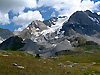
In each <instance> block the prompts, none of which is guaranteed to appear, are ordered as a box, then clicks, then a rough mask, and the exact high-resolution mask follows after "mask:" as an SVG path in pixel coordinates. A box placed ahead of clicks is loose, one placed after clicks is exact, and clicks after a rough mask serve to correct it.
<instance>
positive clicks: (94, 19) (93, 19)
mask: <svg viewBox="0 0 100 75" xmlns="http://www.w3.org/2000/svg"><path fill="white" fill-rule="evenodd" d="M88 17H89V18H90V19H91V20H92V21H94V22H95V21H96V22H97V23H99V21H98V20H97V19H96V18H92V17H91V16H89V15H88Z"/></svg>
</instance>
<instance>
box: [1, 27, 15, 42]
mask: <svg viewBox="0 0 100 75" xmlns="http://www.w3.org/2000/svg"><path fill="white" fill-rule="evenodd" d="M11 36H13V33H12V32H11V31H10V30H8V29H2V28H0V43H2V42H3V41H4V40H6V39H8V38H9V37H11Z"/></svg>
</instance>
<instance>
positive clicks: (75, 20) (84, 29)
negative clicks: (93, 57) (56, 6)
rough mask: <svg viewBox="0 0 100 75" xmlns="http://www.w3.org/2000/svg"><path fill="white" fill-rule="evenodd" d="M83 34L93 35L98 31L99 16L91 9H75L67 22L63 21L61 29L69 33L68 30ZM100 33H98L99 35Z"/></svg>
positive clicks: (99, 28)
mask: <svg viewBox="0 0 100 75" xmlns="http://www.w3.org/2000/svg"><path fill="white" fill-rule="evenodd" d="M71 29H73V30H74V31H75V32H76V33H79V34H83V35H85V34H86V35H89V36H91V35H94V34H99V33H100V16H99V15H97V14H96V13H92V12H91V11H89V10H87V11H77V12H75V13H74V14H72V15H71V17H70V18H69V20H68V22H65V23H64V25H63V28H62V30H64V31H65V35H69V33H68V32H69V30H71ZM99 36H100V35H98V37H99Z"/></svg>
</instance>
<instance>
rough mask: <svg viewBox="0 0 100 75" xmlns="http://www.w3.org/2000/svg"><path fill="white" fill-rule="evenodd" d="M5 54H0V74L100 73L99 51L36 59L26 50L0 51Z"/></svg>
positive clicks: (91, 74) (63, 74)
mask: <svg viewBox="0 0 100 75" xmlns="http://www.w3.org/2000/svg"><path fill="white" fill-rule="evenodd" d="M7 54H8V55H9V56H0V75H66V74H67V75H93V74H96V75H100V58H99V57H100V53H94V54H80V55H63V56H59V57H58V58H56V59H55V58H44V57H42V58H41V59H36V58H34V57H33V56H32V55H31V54H28V53H26V52H19V51H0V55H7ZM13 63H17V64H18V65H21V66H23V67H24V69H20V68H18V67H17V66H14V65H12V64H13ZM59 64H60V65H59Z"/></svg>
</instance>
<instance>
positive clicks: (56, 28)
mask: <svg viewBox="0 0 100 75" xmlns="http://www.w3.org/2000/svg"><path fill="white" fill-rule="evenodd" d="M67 20H68V17H65V18H58V21H57V22H56V24H55V25H52V26H51V27H50V28H49V29H47V30H43V31H42V32H41V33H40V34H42V35H44V36H45V35H46V34H48V33H53V32H55V31H57V34H58V33H59V31H60V29H62V26H63V23H64V22H65V21H67Z"/></svg>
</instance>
